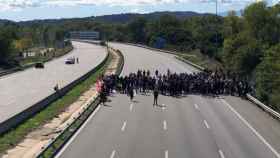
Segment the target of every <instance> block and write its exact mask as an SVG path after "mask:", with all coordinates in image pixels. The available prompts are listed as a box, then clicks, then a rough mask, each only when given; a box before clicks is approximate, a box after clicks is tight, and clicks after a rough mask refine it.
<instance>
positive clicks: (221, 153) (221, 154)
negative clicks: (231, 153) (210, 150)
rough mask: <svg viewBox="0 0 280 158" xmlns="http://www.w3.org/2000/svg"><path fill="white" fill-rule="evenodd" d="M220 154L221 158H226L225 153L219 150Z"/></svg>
mask: <svg viewBox="0 0 280 158" xmlns="http://www.w3.org/2000/svg"><path fill="white" fill-rule="evenodd" d="M219 154H220V157H221V158H225V155H224V153H223V151H222V150H219Z"/></svg>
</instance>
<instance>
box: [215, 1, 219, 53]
mask: <svg viewBox="0 0 280 158" xmlns="http://www.w3.org/2000/svg"><path fill="white" fill-rule="evenodd" d="M216 21H217V24H216V27H218V23H219V19H218V0H216ZM216 29H217V30H216V55H217V54H218V51H219V50H218V28H216Z"/></svg>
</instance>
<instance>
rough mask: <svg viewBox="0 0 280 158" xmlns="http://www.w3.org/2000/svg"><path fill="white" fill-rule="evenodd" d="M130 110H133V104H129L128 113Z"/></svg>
mask: <svg viewBox="0 0 280 158" xmlns="http://www.w3.org/2000/svg"><path fill="white" fill-rule="evenodd" d="M132 110H133V104H130V107H129V111H130V112H131V111H132Z"/></svg>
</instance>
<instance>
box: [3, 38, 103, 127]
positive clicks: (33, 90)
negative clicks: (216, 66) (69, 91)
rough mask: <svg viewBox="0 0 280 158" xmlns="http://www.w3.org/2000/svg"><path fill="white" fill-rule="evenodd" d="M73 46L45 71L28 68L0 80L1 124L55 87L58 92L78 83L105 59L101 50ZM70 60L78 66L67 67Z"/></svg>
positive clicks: (89, 46)
mask: <svg viewBox="0 0 280 158" xmlns="http://www.w3.org/2000/svg"><path fill="white" fill-rule="evenodd" d="M73 45H74V50H73V51H72V52H70V53H69V54H67V55H65V56H63V57H60V58H57V59H55V60H53V61H50V62H47V63H46V64H45V68H44V69H35V68H30V69H27V70H25V71H22V72H18V73H14V74H11V75H7V76H4V77H1V78H0V90H1V91H0V100H1V101H0V122H3V121H5V120H7V119H8V118H10V117H12V116H14V115H16V114H18V113H20V112H21V111H23V110H25V109H26V108H28V107H30V106H31V105H33V104H35V103H37V102H38V101H40V100H42V99H44V98H46V97H47V96H49V95H50V94H52V93H53V92H54V90H53V88H54V86H55V85H56V84H58V85H59V87H60V88H61V87H64V86H65V85H67V84H69V83H71V82H72V81H74V80H75V79H78V78H79V77H80V76H82V75H84V74H86V73H87V72H89V71H90V70H91V69H93V68H94V67H96V66H97V65H98V64H99V63H101V62H102V61H103V59H104V58H105V57H106V50H105V49H104V48H103V47H101V46H97V45H92V44H86V43H80V42H73ZM73 56H75V57H78V58H79V64H74V65H66V64H65V60H66V59H67V58H69V57H73Z"/></svg>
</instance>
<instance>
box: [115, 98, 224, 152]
mask: <svg viewBox="0 0 280 158" xmlns="http://www.w3.org/2000/svg"><path fill="white" fill-rule="evenodd" d="M135 100H136V103H133V104H134V106H133V110H131V111H130V112H128V113H129V115H128V118H127V126H126V130H125V132H123V133H122V134H121V135H120V136H118V135H117V136H116V137H118V138H119V139H118V140H117V142H116V143H117V147H116V149H115V151H116V153H117V156H118V157H123V158H142V157H153V158H162V157H166V155H168V156H169V157H178V158H179V157H192V158H201V157H209V158H217V157H219V154H218V149H217V146H216V145H215V140H214V139H213V137H212V135H211V132H209V130H208V129H207V127H206V126H205V125H204V121H203V119H202V118H201V117H200V116H199V115H198V113H196V112H195V110H194V109H193V107H192V106H190V105H191V104H189V105H187V104H188V103H186V102H182V101H181V99H177V98H171V97H167V96H160V100H159V102H160V104H161V105H160V106H157V107H153V105H152V103H153V96H152V95H147V96H146V95H137V96H136V98H135Z"/></svg>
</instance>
